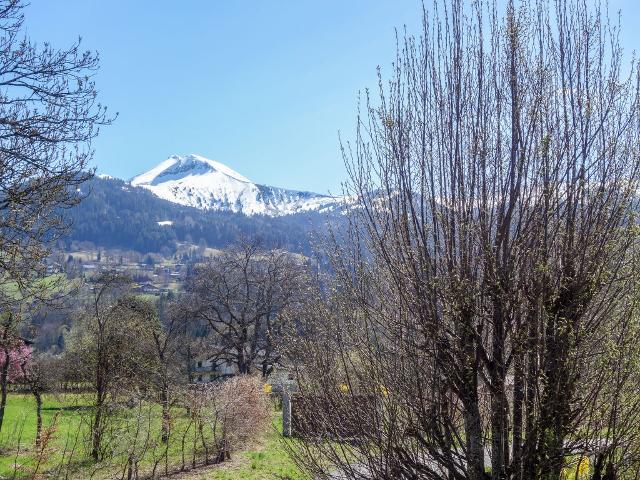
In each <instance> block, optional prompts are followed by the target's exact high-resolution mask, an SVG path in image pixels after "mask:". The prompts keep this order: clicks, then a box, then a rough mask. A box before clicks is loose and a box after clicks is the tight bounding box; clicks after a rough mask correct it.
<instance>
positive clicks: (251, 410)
mask: <svg viewBox="0 0 640 480" xmlns="http://www.w3.org/2000/svg"><path fill="white" fill-rule="evenodd" d="M214 399H215V416H216V422H217V423H218V424H219V433H218V435H217V446H218V450H219V457H218V458H219V459H220V460H224V459H227V458H229V456H230V455H231V453H232V452H235V451H238V450H242V449H244V448H246V447H247V446H249V445H250V444H252V443H253V442H255V441H256V440H257V439H258V438H259V437H260V436H261V435H262V434H263V433H264V431H265V429H266V427H267V425H268V424H269V421H270V420H271V412H272V407H271V405H270V403H269V401H268V397H267V396H266V395H265V394H264V392H263V391H262V388H261V384H260V381H259V380H258V379H257V378H255V377H249V376H239V377H233V378H231V379H229V380H226V381H225V382H223V383H222V384H221V385H219V386H217V387H216V388H215V391H214Z"/></svg>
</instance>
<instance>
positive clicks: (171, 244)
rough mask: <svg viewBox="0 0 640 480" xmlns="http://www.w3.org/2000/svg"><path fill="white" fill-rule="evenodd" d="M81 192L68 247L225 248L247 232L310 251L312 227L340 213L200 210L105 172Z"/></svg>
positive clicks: (70, 216) (70, 213) (71, 215)
mask: <svg viewBox="0 0 640 480" xmlns="http://www.w3.org/2000/svg"><path fill="white" fill-rule="evenodd" d="M80 193H81V194H82V195H83V196H84V199H83V200H82V201H81V202H80V203H79V204H78V205H76V206H75V207H73V208H71V209H69V210H66V211H65V212H64V214H65V216H66V218H67V220H68V221H69V222H70V223H71V224H72V225H71V229H70V232H69V236H68V237H67V239H66V243H67V244H68V245H67V246H69V245H70V243H71V242H73V241H76V242H91V243H93V244H94V245H96V246H100V247H106V248H121V249H129V250H136V251H139V252H142V253H145V252H160V251H161V250H163V249H165V248H167V249H169V250H170V251H173V250H175V246H176V242H188V243H194V244H201V243H203V242H204V243H205V244H206V245H208V246H209V247H216V248H224V247H226V246H228V245H229V244H231V243H233V242H234V241H236V240H237V239H238V238H241V237H246V238H260V239H261V240H262V241H263V242H264V245H265V246H266V247H281V248H285V249H287V250H290V251H292V252H300V253H307V254H308V253H310V252H311V236H312V232H323V231H325V228H326V224H327V222H330V223H332V224H333V223H338V222H340V221H341V217H342V215H340V214H339V213H338V211H337V210H336V211H329V212H323V213H320V212H316V211H312V210H309V211H306V212H301V213H298V214H292V215H284V216H279V217H269V216H266V215H254V216H251V217H249V216H246V215H244V214H242V213H234V212H231V211H220V210H202V209H197V208H194V207H189V206H184V205H179V204H177V203H173V202H169V201H167V200H163V199H162V198H158V197H157V196H156V195H154V194H153V193H151V192H150V191H148V190H147V189H145V188H139V187H134V186H132V185H130V184H128V183H126V182H124V181H122V180H118V179H116V178H112V177H108V176H106V175H102V176H96V177H95V178H93V179H92V180H90V181H88V182H86V183H85V184H84V185H83V186H82V189H81V192H80Z"/></svg>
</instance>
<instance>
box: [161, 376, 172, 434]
mask: <svg viewBox="0 0 640 480" xmlns="http://www.w3.org/2000/svg"><path fill="white" fill-rule="evenodd" d="M160 403H161V404H162V443H167V442H168V441H169V424H170V420H171V419H170V416H169V384H168V382H167V381H166V379H165V380H163V383H162V391H161V392H160Z"/></svg>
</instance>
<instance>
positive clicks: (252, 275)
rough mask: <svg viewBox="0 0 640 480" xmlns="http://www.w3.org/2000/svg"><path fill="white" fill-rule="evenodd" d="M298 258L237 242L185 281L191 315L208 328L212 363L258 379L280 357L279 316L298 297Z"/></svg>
mask: <svg viewBox="0 0 640 480" xmlns="http://www.w3.org/2000/svg"><path fill="white" fill-rule="evenodd" d="M304 275H305V266H304V262H303V259H301V258H299V257H296V256H295V255H293V254H290V253H288V252H285V251H282V250H263V249H262V248H260V246H259V243H257V242H240V243H239V244H238V245H237V246H235V247H233V248H231V249H229V250H226V251H224V252H222V253H220V254H219V255H218V256H216V257H214V258H212V259H210V260H209V261H208V263H206V264H205V265H204V266H202V267H200V268H199V269H198V271H197V272H196V273H195V275H194V276H193V277H192V278H190V279H189V280H188V284H187V290H188V292H189V293H190V295H191V303H192V305H193V307H192V312H193V316H194V317H195V318H197V319H200V320H203V321H205V322H206V323H207V324H208V325H209V326H210V328H211V331H212V336H211V341H212V344H211V356H212V358H213V359H214V360H215V361H216V362H221V363H222V362H227V363H230V364H233V365H235V366H237V368H238V372H239V373H241V374H248V373H252V372H253V370H254V368H255V367H256V364H257V363H260V367H261V370H262V375H263V376H266V375H268V373H269V372H270V368H271V367H272V366H273V365H274V364H276V363H277V362H278V361H279V359H280V352H279V350H278V344H277V341H278V339H279V338H280V336H281V332H282V323H281V322H282V319H281V317H280V316H279V315H278V314H279V312H280V311H281V310H282V309H284V308H286V307H287V306H288V305H289V304H290V303H292V302H294V301H296V300H297V299H298V298H299V294H300V290H301V286H302V285H303V278H304Z"/></svg>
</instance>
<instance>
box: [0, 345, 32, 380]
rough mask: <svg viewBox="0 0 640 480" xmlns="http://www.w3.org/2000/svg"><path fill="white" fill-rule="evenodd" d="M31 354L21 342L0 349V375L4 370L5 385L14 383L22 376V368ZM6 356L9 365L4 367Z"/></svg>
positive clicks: (29, 349) (27, 346)
mask: <svg viewBox="0 0 640 480" xmlns="http://www.w3.org/2000/svg"><path fill="white" fill-rule="evenodd" d="M32 353H33V350H32V348H31V347H30V346H29V345H26V344H25V343H24V342H22V341H21V342H20V343H18V344H17V345H15V346H12V347H9V348H0V375H2V374H3V373H4V370H5V368H6V369H7V383H13V382H16V381H18V380H20V379H21V378H22V377H23V376H24V373H23V372H24V370H23V368H22V366H23V365H25V364H26V363H28V362H29V358H30V357H31V354H32ZM7 354H8V355H7ZM7 356H8V358H9V365H7V366H5V365H6V362H7ZM3 376H4V375H3Z"/></svg>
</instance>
